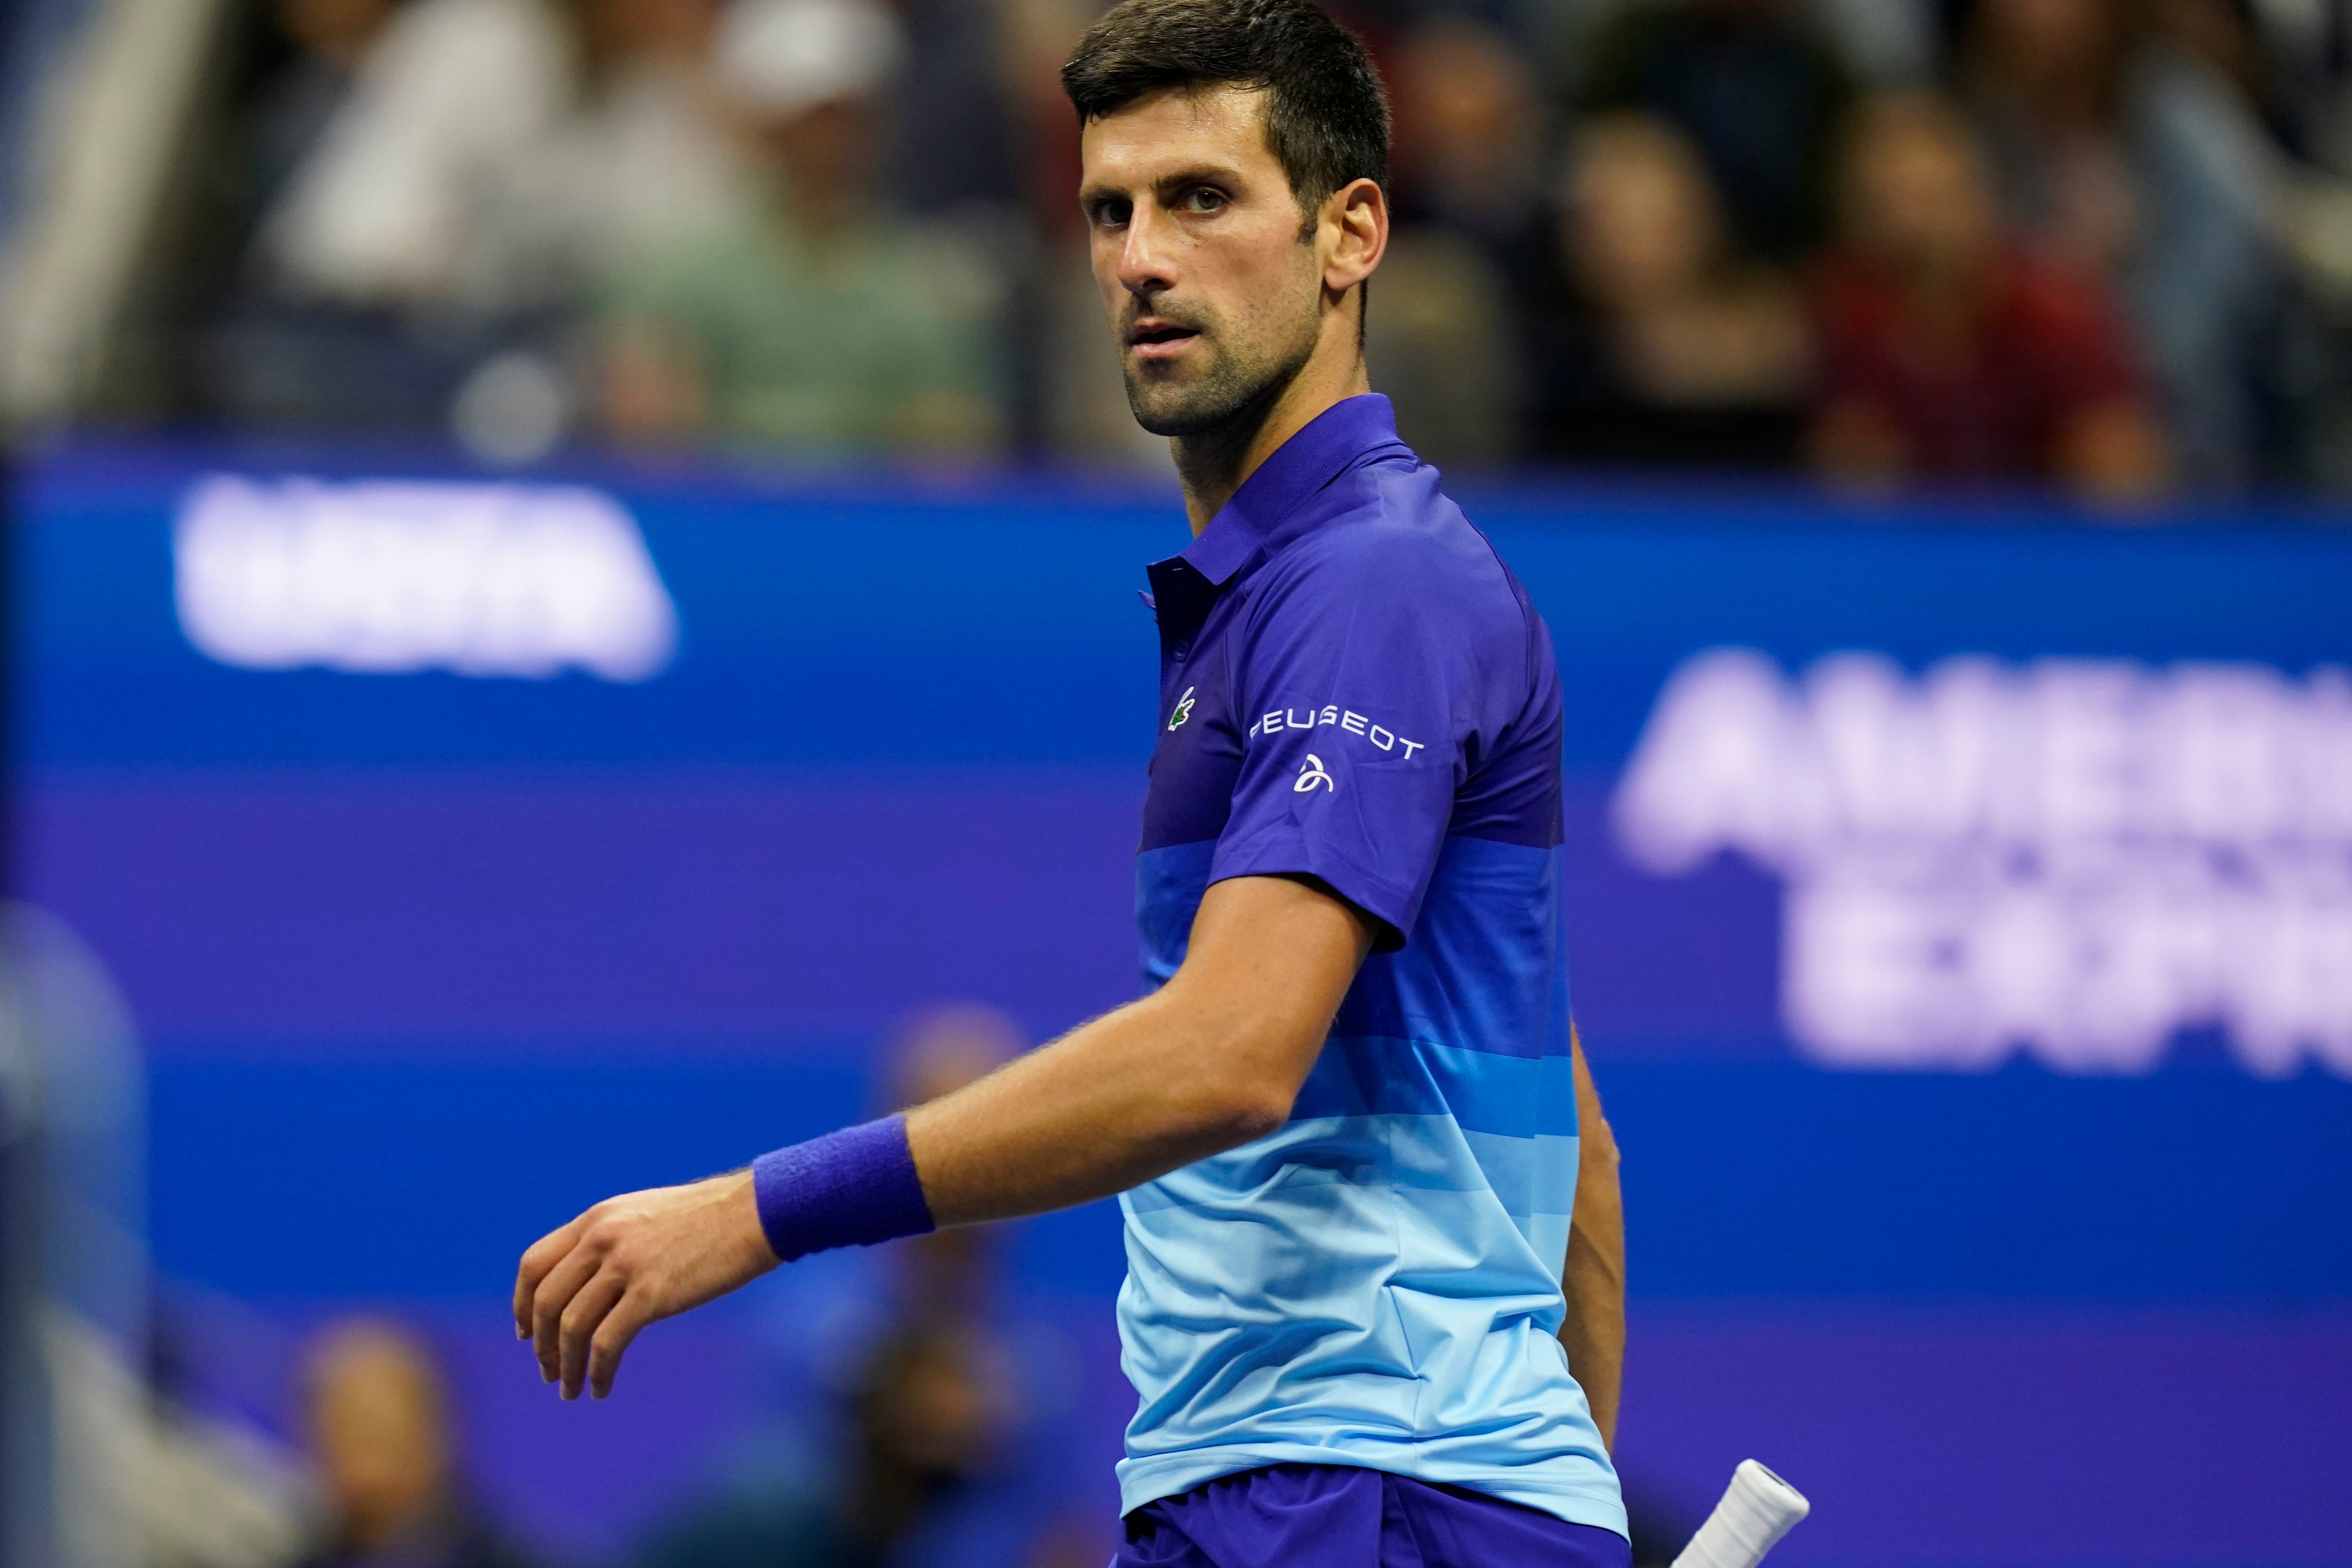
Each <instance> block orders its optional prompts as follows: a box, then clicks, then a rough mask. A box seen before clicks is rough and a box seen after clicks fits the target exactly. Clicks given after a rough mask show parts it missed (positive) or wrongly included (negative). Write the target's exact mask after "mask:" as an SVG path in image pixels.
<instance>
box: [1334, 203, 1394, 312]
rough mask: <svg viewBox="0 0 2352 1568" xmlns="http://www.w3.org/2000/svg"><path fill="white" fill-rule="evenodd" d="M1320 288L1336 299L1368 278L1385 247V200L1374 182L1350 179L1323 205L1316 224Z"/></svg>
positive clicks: (1385, 250) (1385, 251)
mask: <svg viewBox="0 0 2352 1568" xmlns="http://www.w3.org/2000/svg"><path fill="white" fill-rule="evenodd" d="M1318 228H1319V230H1320V233H1319V234H1318V239H1319V241H1320V242H1321V248H1322V251H1323V287H1324V289H1325V290H1326V291H1327V292H1328V293H1329V294H1330V296H1331V297H1332V299H1333V300H1339V299H1340V298H1342V297H1344V296H1345V295H1346V294H1347V292H1348V290H1349V289H1353V288H1354V287H1355V286H1356V285H1357V284H1359V283H1361V282H1362V281H1363V280H1364V279H1367V278H1370V276H1371V275H1372V269H1373V268H1377V267H1378V266H1380V264H1381V257H1382V256H1384V255H1386V254H1387V253H1388V248H1389V199H1388V197H1387V195H1385V194H1384V193H1382V191H1381V187H1380V184H1379V182H1377V181H1374V180H1351V181H1349V183H1348V184H1344V185H1342V186H1340V187H1339V189H1338V190H1336V191H1334V192H1332V193H1331V195H1329V196H1328V197H1327V198H1326V199H1325V201H1324V203H1323V216H1322V220H1321V222H1320V223H1319V224H1318Z"/></svg>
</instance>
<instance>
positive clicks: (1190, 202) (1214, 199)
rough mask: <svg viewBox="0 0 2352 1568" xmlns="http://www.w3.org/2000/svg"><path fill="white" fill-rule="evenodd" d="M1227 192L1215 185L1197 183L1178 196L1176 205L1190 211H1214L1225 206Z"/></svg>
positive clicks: (1220, 209)
mask: <svg viewBox="0 0 2352 1568" xmlns="http://www.w3.org/2000/svg"><path fill="white" fill-rule="evenodd" d="M1225 202H1226V197H1225V193H1224V192H1223V191H1221V190H1219V189H1217V188H1216V187H1215V186H1214V185H1195V186H1193V187H1192V189H1191V190H1189V191H1186V192H1185V193H1184V194H1183V195H1182V196H1181V197H1180V198H1178V200H1177V203H1176V205H1178V206H1179V207H1181V209H1183V210H1184V211H1185V212H1188V213H1213V212H1219V211H1222V210H1223V208H1224V206H1225Z"/></svg>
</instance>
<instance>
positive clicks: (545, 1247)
mask: <svg viewBox="0 0 2352 1568" xmlns="http://www.w3.org/2000/svg"><path fill="white" fill-rule="evenodd" d="M587 1218H588V1216H587V1215H581V1216H580V1217H579V1218H578V1219H575V1220H573V1221H572V1223H571V1224H570V1225H567V1226H564V1227H563V1228H562V1229H561V1230H552V1231H550V1232H548V1233H547V1234H546V1235H545V1236H542V1237H540V1238H539V1239H538V1240H537V1241H535V1242H533V1243H531V1245H530V1250H528V1251H527V1252H525V1253H524V1254H523V1255H522V1264H521V1266H520V1268H517V1269H516V1270H515V1294H514V1321H515V1338H517V1339H519V1340H527V1339H529V1338H530V1322H531V1298H532V1297H533V1296H534V1295H536V1294H537V1293H538V1291H539V1286H540V1282H541V1280H543V1279H546V1278H547V1276H548V1272H549V1270H551V1269H552V1268H554V1267H555V1266H556V1265H557V1264H558V1263H560V1262H562V1260H563V1258H564V1255H565V1254H566V1253H568V1252H570V1251H571V1250H572V1245H573V1244H574V1243H575V1242H577V1241H578V1240H579V1238H580V1230H581V1226H583V1224H584V1223H585V1222H586V1220H587Z"/></svg>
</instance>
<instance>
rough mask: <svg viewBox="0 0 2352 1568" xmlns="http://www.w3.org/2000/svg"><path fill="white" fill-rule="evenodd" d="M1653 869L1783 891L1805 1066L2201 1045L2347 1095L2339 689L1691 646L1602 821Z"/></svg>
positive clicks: (2281, 679)
mask: <svg viewBox="0 0 2352 1568" xmlns="http://www.w3.org/2000/svg"><path fill="white" fill-rule="evenodd" d="M1615 808H1616V823H1617V829H1618V836H1619V838H1620V841H1621V842H1622V844H1623V846H1624V847H1625V849H1626V851H1627V853H1628V854H1629V855H1630V856H1631V857H1632V858H1633V860H1634V861H1635V862H1636V863H1637V864H1639V865H1641V866H1643V867H1644V868H1647V869H1649V870H1652V871H1654V872H1657V873H1659V874H1661V875H1674V874H1678V873H1682V872H1687V871H1690V870H1694V869H1696V868H1698V867H1699V866H1700V865H1701V864H1702V863H1704V862H1705V861H1706V859H1707V858H1709V857H1710V856H1712V855H1714V854H1716V853H1717V852H1719V851H1723V850H1731V851H1735V852H1737V853H1739V854H1742V855H1745V856H1747V857H1748V858H1750V859H1751V860H1753V861H1755V862H1756V863H1757V864H1758V865H1759V866H1762V867H1764V868H1767V869H1769V870H1771V871H1773V872H1776V873H1778V874H1779V875H1780V876H1781V877H1782V878H1784V879H1786V880H1787V883H1788V890H1787V899H1786V904H1785V914H1784V920H1783V931H1782V950H1781V1009H1782V1013H1783V1015H1784V1018H1785V1021H1786V1023H1787V1025H1788V1027H1789V1030H1790V1034H1791V1035H1792V1036H1793V1037H1795V1039H1796V1041H1797V1042H1798V1044H1799V1045H1800V1047H1802V1048H1803V1049H1804V1050H1806V1051H1807V1052H1808V1053H1810V1054H1811V1056H1812V1057H1813V1058H1815V1059H1817V1060H1819V1061H1822V1062H1823V1063H1825V1064H1828V1065H1832V1066H1837V1067H1853V1068H1986V1067H1991V1066H1994V1065H1997V1064H1998V1063H1999V1062H2000V1061H2001V1060H2003V1059H2004V1058H2007V1057H2008V1056H2009V1055H2010V1054H2011V1052H2012V1051H2013V1050H2015V1049H2018V1048H2020V1047H2022V1048H2024V1049H2027V1050H2030V1051H2032V1053H2033V1054H2035V1055H2036V1056H2037V1057H2039V1058H2041V1059H2042V1060H2043V1061H2044V1062H2046V1063H2047V1064H2049V1065H2050V1066H2052V1067H2053V1068H2061V1069H2063V1070H2070V1071H2080V1072H2117V1073H2136V1072H2146V1071H2148V1070H2151V1069H2152V1068H2154V1067H2155V1066H2156V1065H2157V1063H2158V1059H2159V1058H2160V1056H2161V1054H2162V1052H2163V1050H2164V1047H2165V1045H2166V1042H2167V1041H2168V1039H2169V1037H2171V1036H2172V1035H2173V1034H2174V1033H2175V1032H2176V1031H2179V1030H2181V1029H2184V1028H2196V1027H2204V1026H2218V1027H2220V1028H2221V1029H2223V1030H2225V1031H2226V1032H2227V1034H2228V1037H2229V1039H2230V1042H2231V1049H2232V1050H2233V1051H2234V1052H2235V1054H2236V1055H2237V1058H2238V1059H2239V1060H2240V1061H2241V1062H2242V1064H2243V1065H2244V1066H2245V1067H2246V1068H2248V1069H2249V1070H2251V1071H2253V1072H2257V1073H2261V1074H2263V1075H2266V1076H2279V1075H2284V1074H2288V1073H2292V1072H2294V1071H2295V1070H2296V1069H2297V1068H2299V1067H2300V1066H2301V1065H2302V1064H2303V1062H2304V1060H2305V1058H2306V1056H2308V1057H2310V1058H2315V1059H2316V1060H2318V1061H2319V1062H2321V1063H2322V1064H2324V1065H2326V1067H2328V1068H2332V1069H2333V1070H2335V1071H2336V1072H2338V1073H2341V1074H2344V1075H2346V1076H2347V1077H2352V677H2347V673H2346V672H2345V671H2344V670H2343V669H2341V668H2333V667H2328V668H2320V669H2317V670H2315V671H2313V672H2312V673H2311V674H2310V675H2309V676H2308V677H2306V678H2305V679H2302V680H2300V681H2297V680H2294V679H2289V678H2288V677H2287V676H2285V675H2284V674H2283V673H2281V672H2280V671H2278V670H2275V669H2273V668H2267V667H2264V666H2261V665H2253V664H2177V665H2172V666H2168V667H2165V668H2154V667H2150V666H2147V665H2143V664H2137V663H2133V662H2128V661H2124V660H2104V659H2099V660H2094V659H2045V660H2042V661H2039V662H2037V663H2034V664H2031V665H2027V666H2023V667H2021V668H2020V667H2009V666H2002V665H2000V664H1997V663H1995V662H1994V661H1992V660H1990V659H1983V658H1952V659H1947V660H1945V661H1944V662H1942V663H1940V664H1937V666H1935V667H1934V668H1930V669H1929V670H1928V671H1927V673H1926V674H1925V675H1924V676H1922V677H1919V678H1916V679H1914V678H1912V677H1910V676H1907V675H1906V674H1905V673H1904V672H1903V671H1902V670H1901V669H1900V668H1897V667H1896V666H1895V664H1894V663H1893V662H1892V661H1890V660H1888V659H1885V658H1881V657H1879V656H1877V655H1875V654H1866V653H1850V654H1837V655H1833V656H1832V657H1829V658H1823V659H1822V660H1820V661H1819V662H1818V663H1816V664H1814V665H1813V666H1812V667H1811V668H1810V669H1809V670H1807V671H1806V672H1805V675H1804V677H1803V679H1801V681H1794V682H1792V681H1790V680H1789V679H1786V678H1784V677H1783V675H1782V674H1781V672H1780V668H1779V667H1778V666H1777V665H1775V664H1774V663H1773V662H1772V661H1771V660H1770V659H1769V658H1765V657H1764V656H1762V655H1760V654H1757V653H1753V652H1748V651H1746V650H1742V649H1718V650H1716V651H1713V652H1709V653H1706V654H1702V655H1699V656H1698V657H1696V658H1693V659H1691V660H1690V661H1689V662H1688V663H1686V664H1685V665H1684V666H1683V668H1681V669H1680V670H1678V671H1676V673H1675V676H1674V678H1673V679H1671V680H1670V681H1669V682H1668V683H1667V686H1666V689H1665V690H1664V692H1663V693H1662V694H1661V695H1660V697H1659V699H1658V704H1657V707H1656V710H1654V712H1653V713H1652V715H1651V718H1650V721H1649V724H1648V727H1647V729H1646V730H1645V731H1644V732H1643V737H1642V741H1641V743H1640V745H1639V746H1638V747H1637V748H1636V750H1635V752H1634V754H1633V762H1632V763H1631V764H1630V765H1629V767H1628V768H1627V771H1626V774H1625V777H1624V779H1623V781H1622V784H1621V785H1620V787H1619V790H1618V794H1617V798H1616V803H1615Z"/></svg>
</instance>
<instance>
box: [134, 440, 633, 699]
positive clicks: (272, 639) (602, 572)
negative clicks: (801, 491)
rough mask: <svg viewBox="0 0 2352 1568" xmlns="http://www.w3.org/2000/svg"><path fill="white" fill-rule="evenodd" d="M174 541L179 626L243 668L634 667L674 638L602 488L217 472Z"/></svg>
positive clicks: (518, 670) (524, 672) (538, 673)
mask: <svg viewBox="0 0 2352 1568" xmlns="http://www.w3.org/2000/svg"><path fill="white" fill-rule="evenodd" d="M173 555H174V564H175V572H176V583H177V587H176V592H177V597H178V601H179V612H180V626H181V628H182V630H184V632H185V633H186V634H187V637H188V640H189V641H190V642H191V643H194V645H195V647H197V649H198V650H199V651H201V652H203V653H204V654H205V655H206V656H207V657H209V658H215V659H217V660H219V661H220V662H221V663H223V664H229V665H235V666H237V667H238V668H245V669H293V668H301V667H304V666H324V667H326V668H331V669H341V670H348V671H353V672H359V673H368V674H399V673H405V672H410V671H415V670H425V669H446V670H453V671H455V672H457V674H460V675H474V676H517V677H522V678H526V679H547V678H550V677H552V676H554V675H556V674H558V673H560V672H562V670H564V669H566V668H582V669H585V670H588V671H590V672H591V673H593V674H595V675H598V676H601V677H603V678H604V679H607V680H624V681H635V680H645V679H649V678H650V677H652V676H655V675H657V674H659V673H660V672H661V670H662V669H663V668H664V667H665V666H667V664H668V663H669V661H670V658H671V656H672V655H673V654H674V653H675V652H676V651H677V610H676V609H675V607H674V606H673V605H671V603H670V597H669V594H668V592H667V590H666V589H665V588H664V587H663V586H662V581H661V576H660V574H659V573H658V572H656V570H655V567H654V563H653V558H652V557H651V556H650V555H648V554H647V553H646V546H645V540H644V538H643V537H642V536H641V535H640V534H639V532H638V531H637V525H636V522H635V520H634V519H632V518H631V517H630V516H629V514H628V513H627V512H626V511H625V510H623V509H622V507H621V505H620V503H619V502H618V501H615V500H613V499H612V498H611V497H609V496H606V495H604V494H603V493H601V492H599V491H596V490H593V489H576V488H557V487H548V486H532V485H520V484H451V483H409V482H395V481H390V480H365V481H360V482H355V483H348V484H343V483H327V482H324V481H321V480H317V479H278V480H268V481H265V480H256V479H239V478H236V477H233V476H226V475H222V476H215V477H214V478H212V479H206V480H205V481H204V482H203V483H201V484H199V485H198V486H196V488H195V489H194V490H193V491H191V492H190V494H189V496H188V499H187V500H186V501H185V503H184V505H183V506H182V508H181V511H180V518H179V522H178V525H177V529H176V532H175V537H174V541H173Z"/></svg>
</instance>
